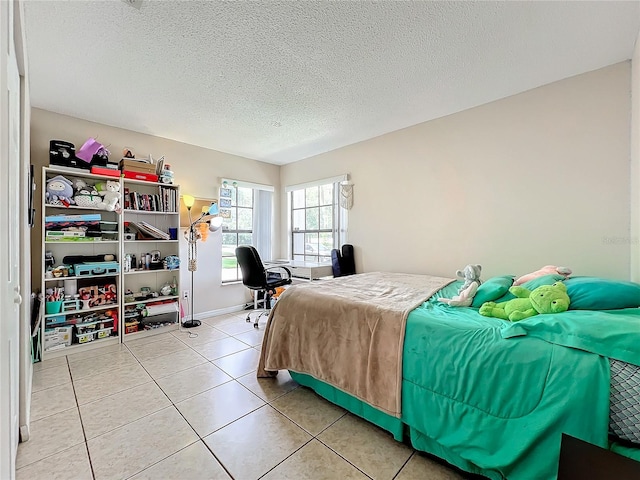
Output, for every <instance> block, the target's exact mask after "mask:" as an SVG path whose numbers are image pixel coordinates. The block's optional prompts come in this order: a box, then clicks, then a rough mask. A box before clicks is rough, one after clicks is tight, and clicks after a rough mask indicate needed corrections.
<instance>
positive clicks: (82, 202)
mask: <svg viewBox="0 0 640 480" xmlns="http://www.w3.org/2000/svg"><path fill="white" fill-rule="evenodd" d="M75 187H76V194H75V196H74V197H73V199H74V201H75V202H76V205H78V206H79V207H94V208H100V204H101V203H102V197H101V196H100V194H99V193H98V191H97V190H96V188H95V187H94V186H92V185H87V183H86V182H85V181H84V180H81V179H78V180H76V181H75Z"/></svg>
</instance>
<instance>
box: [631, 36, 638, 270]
mask: <svg viewBox="0 0 640 480" xmlns="http://www.w3.org/2000/svg"><path fill="white" fill-rule="evenodd" d="M630 200H631V228H630V236H629V240H630V241H629V247H630V256H631V280H633V281H634V282H640V32H639V33H638V38H637V39H636V47H635V50H634V52H633V58H632V59H631V199H630Z"/></svg>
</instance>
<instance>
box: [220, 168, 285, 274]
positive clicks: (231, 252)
mask: <svg viewBox="0 0 640 480" xmlns="http://www.w3.org/2000/svg"><path fill="white" fill-rule="evenodd" d="M223 193H224V194H225V195H226V194H229V196H225V195H223ZM272 198H273V187H269V186H266V185H255V184H249V183H243V182H237V181H229V180H227V184H226V185H224V186H223V187H222V188H221V189H220V214H221V216H222V217H223V218H224V220H223V223H222V229H223V230H222V283H229V282H236V281H238V280H241V279H242V274H241V272H240V268H239V266H238V261H237V259H236V247H237V246H239V245H253V246H254V247H256V249H257V250H258V253H259V254H260V257H261V258H263V259H271V232H272V225H271V224H272V221H273V215H272V208H273V207H272V202H273V200H272ZM225 200H228V202H225ZM225 204H226V205H225ZM229 204H230V205H229Z"/></svg>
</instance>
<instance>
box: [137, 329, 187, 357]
mask: <svg viewBox="0 0 640 480" xmlns="http://www.w3.org/2000/svg"><path fill="white" fill-rule="evenodd" d="M163 337H164V338H163V339H162V340H159V341H157V342H151V343H144V344H141V345H140V344H136V345H129V350H131V353H133V354H134V355H135V356H136V358H137V359H138V360H139V361H140V362H142V361H144V360H149V359H151V358H155V357H160V356H162V355H168V354H170V353H174V352H178V351H180V350H186V349H188V348H189V347H188V346H186V345H185V344H184V343H183V342H181V341H180V340H178V339H177V338H176V337H174V336H173V335H171V334H170V333H167V334H166V337H165V336H164V335H163ZM147 338H150V337H147ZM145 340H146V338H145Z"/></svg>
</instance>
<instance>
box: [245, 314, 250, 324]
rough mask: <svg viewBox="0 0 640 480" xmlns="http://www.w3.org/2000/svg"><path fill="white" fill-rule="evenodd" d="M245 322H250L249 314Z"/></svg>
mask: <svg viewBox="0 0 640 480" xmlns="http://www.w3.org/2000/svg"><path fill="white" fill-rule="evenodd" d="M246 321H247V323H248V322H250V321H251V315H250V314H249V315H247V318H246Z"/></svg>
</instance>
